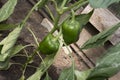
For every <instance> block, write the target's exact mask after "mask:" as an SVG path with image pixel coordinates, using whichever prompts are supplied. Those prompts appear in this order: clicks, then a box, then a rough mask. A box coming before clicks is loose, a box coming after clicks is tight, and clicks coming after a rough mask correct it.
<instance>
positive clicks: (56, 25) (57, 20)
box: [49, 14, 61, 34]
mask: <svg viewBox="0 0 120 80" xmlns="http://www.w3.org/2000/svg"><path fill="white" fill-rule="evenodd" d="M60 16H61V15H60V14H58V15H57V17H56V19H55V23H54V27H53V29H52V30H51V31H50V32H49V34H52V33H54V32H55V30H57V28H58V22H59V19H60Z"/></svg>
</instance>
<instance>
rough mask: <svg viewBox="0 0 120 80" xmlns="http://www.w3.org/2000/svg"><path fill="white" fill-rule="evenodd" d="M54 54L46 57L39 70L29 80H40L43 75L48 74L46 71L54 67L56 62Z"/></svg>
mask: <svg viewBox="0 0 120 80" xmlns="http://www.w3.org/2000/svg"><path fill="white" fill-rule="evenodd" d="M54 56H55V55H54V54H52V55H49V56H46V58H45V59H44V60H43V62H42V63H41V64H40V66H39V67H38V68H37V71H36V72H35V73H34V74H33V75H32V76H30V77H29V78H28V79H27V80H40V79H41V77H42V75H43V74H44V73H45V72H46V70H47V69H48V68H49V67H50V66H51V65H52V63H53V60H54Z"/></svg>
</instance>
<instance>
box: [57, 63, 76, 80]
mask: <svg viewBox="0 0 120 80" xmlns="http://www.w3.org/2000/svg"><path fill="white" fill-rule="evenodd" d="M74 70H75V68H74V64H73V65H72V66H71V67H69V68H67V69H64V70H63V71H62V72H61V74H60V77H59V79H58V80H75V72H74Z"/></svg>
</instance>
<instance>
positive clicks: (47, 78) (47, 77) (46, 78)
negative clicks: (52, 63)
mask: <svg viewBox="0 0 120 80" xmlns="http://www.w3.org/2000/svg"><path fill="white" fill-rule="evenodd" d="M44 80H52V79H51V78H50V76H49V75H48V73H46V77H45V79H44Z"/></svg>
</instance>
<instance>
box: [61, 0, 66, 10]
mask: <svg viewBox="0 0 120 80" xmlns="http://www.w3.org/2000/svg"><path fill="white" fill-rule="evenodd" d="M66 2H67V0H63V2H62V5H61V8H63V7H64V6H65V4H66Z"/></svg>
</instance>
